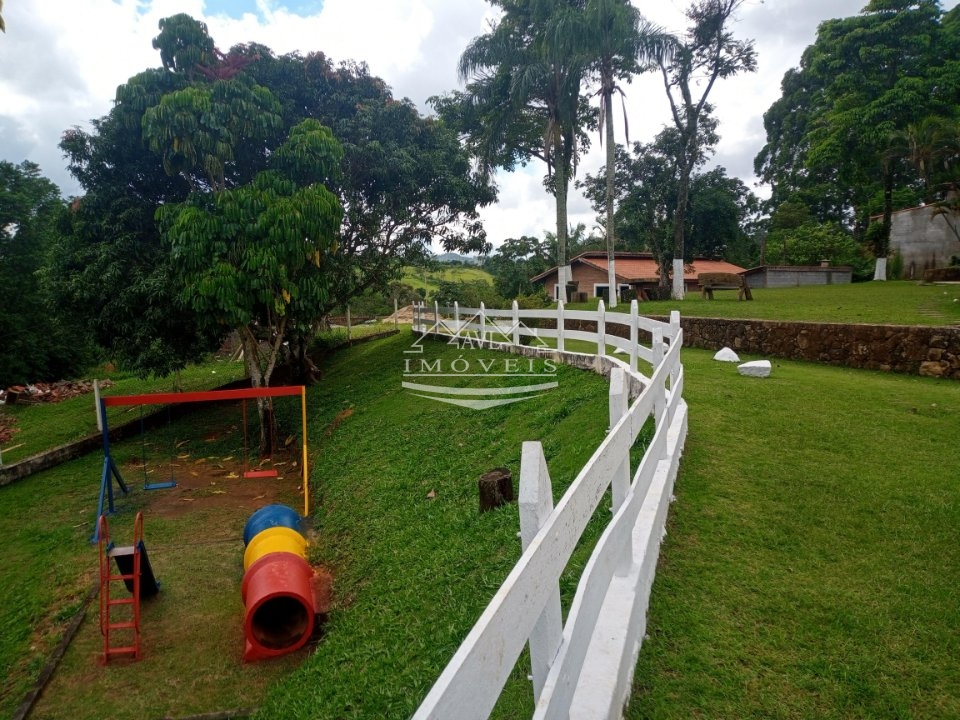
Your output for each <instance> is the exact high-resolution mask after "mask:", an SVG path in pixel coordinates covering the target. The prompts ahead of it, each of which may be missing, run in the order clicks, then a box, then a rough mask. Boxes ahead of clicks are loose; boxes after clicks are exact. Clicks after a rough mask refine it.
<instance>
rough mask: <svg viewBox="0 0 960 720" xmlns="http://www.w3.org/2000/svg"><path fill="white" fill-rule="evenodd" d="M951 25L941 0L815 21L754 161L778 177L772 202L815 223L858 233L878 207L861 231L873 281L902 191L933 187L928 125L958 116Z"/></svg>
mask: <svg viewBox="0 0 960 720" xmlns="http://www.w3.org/2000/svg"><path fill="white" fill-rule="evenodd" d="M958 28H960V11H958V9H956V8H955V9H954V10H953V11H951V12H950V13H948V14H947V15H944V14H943V13H942V10H941V7H940V4H939V2H937V1H936V0H918V1H912V2H908V1H906V0H873V1H872V2H870V3H869V4H868V5H867V6H866V8H865V9H864V11H863V12H861V13H860V14H859V15H856V16H853V17H849V18H843V19H838V20H829V21H827V22H825V23H823V24H821V26H820V28H819V29H818V32H817V39H816V41H815V43H814V44H813V45H811V46H810V47H808V48H807V49H806V51H805V52H804V54H803V57H802V60H801V65H800V67H799V68H798V69H795V70H791V71H789V72H788V73H787V75H786V76H785V77H784V80H783V85H782V87H783V95H782V97H781V98H780V99H779V100H778V101H777V102H776V103H774V105H773V106H771V108H770V109H769V110H768V111H767V113H766V114H765V115H764V124H765V126H766V129H767V144H766V145H765V146H764V148H763V149H762V150H761V152H760V154H759V155H758V156H757V158H756V160H755V166H756V168H757V171H758V174H759V175H760V176H761V177H762V178H763V179H764V180H766V181H768V182H771V183H772V184H773V196H772V200H773V203H774V205H775V206H776V205H778V204H780V203H783V202H786V201H791V200H796V201H798V202H800V203H802V204H804V205H806V206H807V207H809V208H810V209H811V210H812V211H813V213H814V216H815V218H816V219H817V220H818V221H820V222H843V223H845V224H847V225H850V224H851V223H854V224H855V227H856V229H857V231H858V232H862V231H863V230H864V229H865V228H866V226H867V221H868V218H869V215H870V213H871V212H872V211H874V210H879V212H880V214H881V217H882V221H881V222H880V223H879V224H878V225H876V226H875V227H874V228H870V231H869V232H868V233H867V235H866V238H867V240H868V241H869V242H870V243H871V245H872V246H873V247H872V249H873V252H874V254H875V256H876V258H877V260H878V263H877V264H878V267H877V277H878V278H879V277H884V271H883V268H884V265H885V258H886V253H887V246H888V241H889V231H890V218H891V214H892V211H893V210H894V209H895V207H896V206H897V201H896V198H897V192H896V190H897V188H911V187H912V188H914V189H915V190H916V193H920V194H922V193H926V194H927V195H928V197H931V198H932V197H935V195H936V193H935V192H931V191H932V187H931V186H930V185H929V176H928V177H926V178H925V177H924V174H925V172H926V170H925V169H922V168H929V169H932V167H931V165H930V164H927V163H926V161H925V160H924V157H925V156H926V160H931V159H932V156H931V155H930V153H932V152H935V151H933V149H932V147H931V146H930V145H929V142H928V141H929V140H930V139H931V134H930V133H929V132H926V131H927V130H930V129H932V127H934V126H935V125H939V124H943V123H949V122H950V121H955V120H956V118H957V107H958V101H960V33H958V32H957V30H958ZM930 117H934V118H938V119H937V120H929V121H928V120H927V118H930ZM923 135H926V136H927V139H926V140H925V139H923V138H922V136H923ZM925 146H926V147H925ZM921 166H922V167H921ZM938 181H942V180H941V179H938ZM925 185H926V186H927V187H926V190H925V189H924V186H925ZM938 190H942V188H938ZM908 195H909V196H910V197H914V194H913V193H907V194H902V197H904V198H905V199H906V198H907V197H908Z"/></svg>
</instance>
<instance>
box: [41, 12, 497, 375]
mask: <svg viewBox="0 0 960 720" xmlns="http://www.w3.org/2000/svg"><path fill="white" fill-rule="evenodd" d="M154 46H155V47H156V48H157V49H158V50H159V51H160V56H161V60H162V63H163V67H162V68H156V69H150V70H146V71H144V72H142V73H139V74H138V75H136V76H134V77H132V78H131V79H130V80H129V81H128V82H127V83H125V84H124V85H123V86H121V87H120V88H119V89H118V93H117V102H116V105H115V107H114V108H113V110H112V111H111V112H110V114H109V115H108V116H106V117H104V118H101V119H99V120H96V121H94V123H93V126H94V128H93V131H92V132H89V133H86V132H82V131H79V130H72V131H69V132H68V133H67V134H66V135H65V137H64V141H63V143H62V147H63V148H64V150H65V151H66V152H67V154H68V157H69V158H70V161H71V170H72V171H73V174H74V175H75V176H76V177H77V178H78V179H79V180H80V182H81V184H82V185H83V187H84V189H85V192H86V194H85V195H84V196H83V197H82V198H80V199H79V200H78V201H76V202H75V203H74V204H73V208H74V209H73V212H72V213H71V218H70V229H71V233H70V235H69V237H68V240H67V242H66V243H65V244H64V246H63V250H64V252H63V253H62V254H61V256H60V257H59V259H58V263H59V266H60V268H61V269H62V270H63V272H62V273H59V274H58V277H60V278H61V289H62V291H63V292H62V295H61V297H62V299H63V300H64V303H63V304H64V306H66V305H68V304H69V305H72V306H74V307H79V308H80V309H81V313H82V315H83V316H84V320H85V322H87V323H88V324H89V325H90V326H92V327H94V328H96V330H97V333H98V338H100V339H102V340H103V341H104V342H108V343H110V347H111V349H112V350H113V351H114V357H116V358H117V359H119V360H120V361H122V362H124V364H127V365H132V366H133V367H135V368H137V369H139V370H140V371H141V372H143V373H149V372H156V373H159V374H165V373H167V372H170V371H171V370H175V369H177V368H178V367H182V365H183V364H184V363H185V362H187V361H189V360H191V359H193V358H194V357H196V356H197V354H198V353H200V352H203V351H204V350H206V349H209V348H210V347H211V346H212V345H211V343H213V342H216V340H217V337H216V336H218V335H219V334H222V331H223V327H225V326H218V327H214V325H213V324H211V323H209V322H208V320H209V316H208V315H207V314H204V313H200V312H198V311H197V309H196V308H195V307H193V306H192V305H191V304H190V303H183V302H178V299H179V298H182V297H183V295H182V289H181V287H180V286H179V285H178V284H177V283H175V282H173V279H175V278H177V277H180V275H179V274H178V273H179V271H180V270H181V269H182V262H181V261H179V260H175V259H174V256H173V253H172V245H171V244H170V243H168V242H165V241H164V239H163V238H162V237H161V234H160V232H159V228H158V226H157V223H156V219H155V217H154V216H155V212H156V209H157V207H160V206H164V207H169V206H178V205H180V204H181V203H184V202H185V201H187V199H188V197H190V208H191V209H192V211H199V210H200V209H206V210H207V211H208V212H210V213H214V214H215V213H216V212H218V211H219V208H221V206H218V205H217V203H215V202H213V197H215V196H217V195H220V194H223V193H228V194H227V195H225V198H228V199H230V200H231V201H232V202H233V205H232V206H231V203H230V202H227V200H226V199H225V200H224V201H223V204H222V207H227V206H231V207H236V206H239V205H242V203H243V202H246V201H247V200H248V199H250V198H252V197H253V196H254V195H257V193H260V195H259V196H260V197H261V198H262V197H266V195H267V191H266V190H265V189H264V185H263V184H262V183H266V182H267V181H266V179H261V184H260V185H256V186H255V185H254V183H255V181H257V179H258V174H259V173H261V172H263V171H265V170H271V171H273V172H275V173H280V174H281V176H282V177H281V178H280V180H282V181H283V182H282V183H281V185H282V186H283V188H284V189H283V190H282V191H281V190H276V192H275V197H276V200H277V202H278V203H281V204H282V203H289V202H292V200H291V197H292V195H293V194H295V193H297V192H300V191H302V190H303V189H304V188H305V187H306V186H308V185H310V184H311V183H312V182H313V181H312V180H309V179H307V178H306V177H305V175H304V174H303V172H302V170H303V169H304V168H299V169H298V168H296V167H289V166H288V167H285V168H280V167H278V166H276V165H275V164H274V159H275V156H276V151H277V149H278V148H279V147H280V146H281V145H283V143H285V142H288V141H290V142H292V141H295V138H290V131H291V129H292V128H294V127H297V126H298V125H300V124H301V123H302V122H303V121H304V120H307V119H315V120H319V121H320V122H321V123H322V124H323V125H325V126H327V127H329V128H331V129H332V130H333V131H334V135H335V136H336V137H337V138H338V139H339V140H340V146H341V147H342V150H343V155H342V159H341V160H340V161H339V162H338V163H336V165H337V171H338V172H336V173H332V174H327V175H326V177H325V178H324V181H323V184H324V185H325V186H326V187H327V189H328V190H330V191H331V192H332V193H334V194H335V195H336V196H337V197H338V198H339V200H340V204H341V206H342V207H343V208H344V210H345V213H344V215H343V219H342V221H341V223H340V225H339V226H338V228H337V233H338V236H339V242H338V244H337V252H332V253H328V254H327V255H325V256H324V258H323V261H322V263H321V266H320V268H318V270H319V272H320V273H321V274H322V275H323V277H324V282H325V287H326V292H325V293H323V294H320V293H314V294H312V295H311V297H312V298H313V299H314V300H316V302H317V303H318V305H317V307H316V308H315V312H316V313H317V314H316V315H315V316H314V317H310V318H298V320H297V321H292V320H290V319H288V320H287V321H285V327H284V332H285V334H286V335H287V337H286V338H285V340H289V341H290V347H294V348H298V347H299V348H303V347H305V346H306V345H307V344H308V341H309V338H310V334H311V332H312V329H313V327H314V322H313V321H314V320H316V319H317V317H318V316H319V315H322V314H324V313H327V312H329V311H330V310H331V309H332V308H333V307H335V306H336V305H340V304H345V303H346V302H348V301H349V299H350V298H351V297H353V296H355V295H356V294H359V293H361V292H363V291H364V289H365V288H368V287H378V288H379V287H386V286H387V285H388V284H389V282H390V280H391V279H393V278H394V277H395V276H396V270H397V267H398V265H399V263H400V261H402V260H404V259H406V258H407V257H409V256H413V255H417V254H422V252H423V251H424V249H425V248H426V247H427V246H429V245H430V243H431V242H432V241H433V240H436V239H439V240H441V241H442V242H443V243H444V244H445V245H448V246H462V247H467V246H473V247H478V246H482V245H483V244H484V237H483V231H482V227H480V225H479V223H478V221H477V206H478V205H480V204H483V203H487V202H491V201H492V200H493V198H494V194H493V191H492V189H491V187H490V186H489V184H488V183H486V182H485V181H483V180H482V178H480V177H479V175H478V174H477V173H473V172H472V171H471V168H470V163H469V159H468V156H467V154H466V153H465V152H464V151H463V150H462V149H461V148H460V146H459V144H458V142H457V136H456V134H455V133H454V132H452V131H451V130H449V129H447V128H445V127H444V126H443V124H442V123H440V122H437V121H432V120H427V119H424V118H422V117H421V116H420V115H419V114H418V113H417V112H416V110H415V109H414V108H413V106H412V105H411V104H410V103H409V102H406V101H404V102H398V101H395V100H394V99H393V98H392V96H391V94H390V92H389V89H388V88H387V87H386V85H385V84H384V83H383V81H382V80H380V79H379V78H376V77H373V76H371V75H370V74H369V72H368V71H367V69H366V67H365V66H363V65H356V64H351V63H345V64H342V65H340V66H334V65H333V64H332V63H331V62H329V61H328V60H327V59H326V58H325V56H323V55H322V54H321V53H313V54H310V55H308V56H306V57H301V56H299V55H289V56H284V57H280V58H278V57H276V56H274V55H273V53H272V52H271V51H270V49H269V48H266V47H264V46H261V45H256V44H250V45H238V46H236V47H234V48H232V49H231V50H230V51H229V52H228V53H221V52H219V51H218V50H217V49H216V47H215V46H214V43H213V41H212V39H211V38H210V37H209V34H208V32H207V29H206V27H205V26H204V25H203V24H202V23H198V22H196V21H195V20H193V19H192V18H190V17H189V16H186V15H178V16H174V17H172V18H167V19H165V20H164V21H162V23H161V31H160V34H159V35H158V36H157V38H156V39H155V40H154ZM308 137H309V134H308V135H304V136H303V137H301V138H300V140H296V142H301V141H304V142H305V141H306V140H305V138H308ZM301 150H302V151H303V152H305V153H307V148H306V147H302V148H301ZM307 156H309V153H307ZM328 169H329V168H328ZM291 173H293V174H291ZM291 182H292V183H294V184H295V185H296V190H289V192H288V191H287V188H288V187H289V186H287V185H284V183H291ZM244 186H249V188H250V189H249V190H248V191H247V192H248V195H247V197H246V198H241V196H242V195H243V194H242V193H240V194H239V195H238V194H237V193H236V192H235V191H237V190H239V189H240V188H242V187H244ZM191 193H193V196H192V197H191ZM211 194H212V195H211ZM205 195H206V196H208V197H206V199H204V196H205ZM251 202H252V200H251ZM244 212H246V211H244ZM245 217H247V218H248V219H250V218H252V217H253V215H245ZM167 219H168V220H170V218H169V217H168V218H167ZM211 222H213V221H211ZM170 227H173V224H172V220H171V225H170ZM168 239H169V238H168ZM251 272H252V271H251ZM291 292H292V291H291ZM281 295H282V294H281ZM297 303H299V305H300V306H302V305H303V298H302V297H301V298H300V299H299V300H297V301H295V302H292V303H291V304H292V305H296V304H297ZM307 314H309V313H307ZM217 330H219V332H215V331H217ZM211 335H213V336H214V337H211ZM270 340H271V342H273V341H275V340H276V337H275V336H273V335H271V337H270ZM262 367H263V368H264V369H265V368H266V364H264V365H262Z"/></svg>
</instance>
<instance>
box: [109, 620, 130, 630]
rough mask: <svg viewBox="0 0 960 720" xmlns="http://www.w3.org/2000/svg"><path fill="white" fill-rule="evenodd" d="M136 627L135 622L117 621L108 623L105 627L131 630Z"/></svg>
mask: <svg viewBox="0 0 960 720" xmlns="http://www.w3.org/2000/svg"><path fill="white" fill-rule="evenodd" d="M136 627H137V624H136V623H135V622H118V623H109V624H107V628H108V629H110V630H133V629H135V628H136Z"/></svg>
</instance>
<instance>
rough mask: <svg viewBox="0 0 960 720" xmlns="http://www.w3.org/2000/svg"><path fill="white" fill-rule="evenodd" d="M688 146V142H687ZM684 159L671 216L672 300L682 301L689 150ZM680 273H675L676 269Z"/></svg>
mask: <svg viewBox="0 0 960 720" xmlns="http://www.w3.org/2000/svg"><path fill="white" fill-rule="evenodd" d="M688 144H689V141H688ZM685 155H686V157H684V158H683V160H682V165H681V166H680V178H679V182H678V184H677V208H676V210H675V211H674V216H673V299H674V300H683V294H684V292H683V291H684V287H683V256H684V226H685V225H686V223H687V201H688V198H689V196H690V173H691V172H692V168H691V167H690V161H689V157H690V150H689V148H687V149H686V150H685ZM678 267H679V268H680V272H679V273H678V272H677V268H678Z"/></svg>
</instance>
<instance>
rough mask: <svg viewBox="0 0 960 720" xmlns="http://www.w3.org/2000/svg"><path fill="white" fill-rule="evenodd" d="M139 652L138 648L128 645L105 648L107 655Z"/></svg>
mask: <svg viewBox="0 0 960 720" xmlns="http://www.w3.org/2000/svg"><path fill="white" fill-rule="evenodd" d="M138 652H140V650H139V648H136V647H133V646H130V647H115V648H109V649H107V650H106V654H107V655H129V654H131V653H133V654H134V655H135V654H137V653H138Z"/></svg>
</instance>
